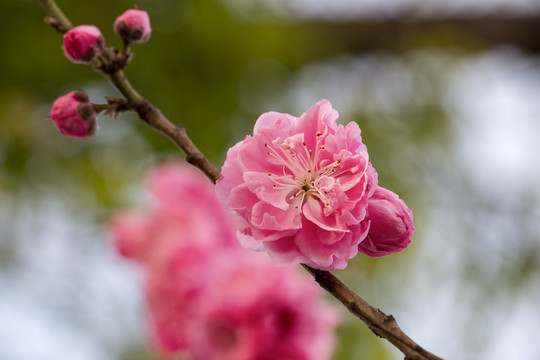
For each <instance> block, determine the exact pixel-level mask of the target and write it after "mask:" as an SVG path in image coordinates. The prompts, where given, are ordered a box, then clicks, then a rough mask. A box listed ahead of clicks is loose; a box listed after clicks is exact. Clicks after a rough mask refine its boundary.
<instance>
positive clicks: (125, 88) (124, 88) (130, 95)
mask: <svg viewBox="0 0 540 360" xmlns="http://www.w3.org/2000/svg"><path fill="white" fill-rule="evenodd" d="M108 77H109V79H110V80H111V81H112V83H113V84H114V85H115V86H116V88H117V89H118V90H119V91H120V92H121V93H122V95H124V96H125V97H126V100H127V101H128V103H129V104H130V105H132V104H134V103H135V102H137V101H140V100H142V96H141V95H140V94H139V93H138V92H137V90H135V89H134V88H133V86H131V83H130V82H129V80H128V79H127V78H126V76H125V75H124V72H123V71H122V70H118V71H116V72H114V73H112V74H109V75H108Z"/></svg>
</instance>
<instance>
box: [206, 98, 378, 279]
mask: <svg viewBox="0 0 540 360" xmlns="http://www.w3.org/2000/svg"><path fill="white" fill-rule="evenodd" d="M337 118H338V113H337V111H336V110H334V109H332V106H331V104H330V102H329V101H328V100H321V101H319V102H318V103H317V104H315V105H313V106H312V107H311V108H310V109H309V110H308V111H307V112H306V113H304V114H302V116H300V117H299V118H295V117H293V116H291V115H288V114H281V113H276V112H269V113H265V114H263V115H261V116H260V117H259V119H258V120H257V122H256V124H255V128H254V131H253V136H247V137H246V138H245V139H244V140H243V141H240V142H239V143H237V144H236V145H235V146H234V147H233V148H231V149H230V150H229V151H228V153H227V160H226V161H225V164H224V166H223V169H222V178H221V179H220V180H218V182H217V185H216V193H217V195H218V197H219V198H220V200H221V201H222V203H223V204H224V205H225V206H227V207H228V208H229V209H230V210H231V211H232V213H233V214H234V215H235V218H236V224H237V228H238V238H239V241H240V243H241V244H242V245H243V246H245V247H248V248H252V249H255V250H265V251H266V252H267V253H268V254H269V255H270V257H271V258H272V260H273V261H274V262H275V263H276V264H278V265H291V264H297V263H304V264H307V265H309V266H312V267H314V268H318V269H322V270H334V269H343V268H345V267H346V266H347V261H348V259H350V258H352V257H354V256H355V255H356V254H357V253H358V244H359V243H360V242H361V241H362V240H364V239H365V237H366V236H367V233H368V230H369V221H368V220H367V218H366V214H367V207H368V199H369V198H370V197H371V196H372V195H373V191H374V190H375V188H376V186H377V174H376V172H375V170H374V169H373V167H372V166H371V163H370V162H369V158H368V153H367V149H366V146H365V145H364V144H363V143H362V138H361V136H360V128H359V127H358V125H357V124H356V123H354V122H350V123H349V124H347V125H346V126H343V125H336V119H337Z"/></svg>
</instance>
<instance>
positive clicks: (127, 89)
mask: <svg viewBox="0 0 540 360" xmlns="http://www.w3.org/2000/svg"><path fill="white" fill-rule="evenodd" d="M38 2H39V3H40V4H41V5H42V6H43V7H44V8H45V9H46V10H47V12H48V13H49V15H50V16H51V17H52V18H53V19H54V20H55V23H56V24H59V25H56V26H53V27H54V28H55V29H56V30H58V31H60V32H62V29H70V28H71V27H72V25H71V22H70V21H69V19H68V18H67V17H66V16H65V15H64V14H63V13H62V11H61V10H60V8H58V6H57V5H56V4H55V2H54V0H38ZM104 75H105V76H106V77H108V78H109V80H111V82H112V83H113V84H114V86H115V87H116V88H117V89H118V90H119V91H120V92H121V93H122V95H124V96H125V97H126V100H127V102H128V105H129V106H130V107H131V108H133V109H134V110H135V111H136V112H137V114H138V115H139V117H140V118H141V119H142V120H144V121H146V122H147V123H148V125H150V127H151V128H153V129H154V130H156V131H158V132H160V133H162V134H163V135H165V136H166V137H168V138H169V139H170V140H171V141H172V142H173V143H174V144H176V145H177V146H178V148H180V149H181V150H182V151H183V152H184V154H185V155H186V160H187V161H188V162H189V163H191V164H193V165H195V166H196V167H198V168H199V169H201V170H202V171H203V172H204V173H205V174H206V176H207V177H208V178H210V179H211V180H212V181H213V182H216V181H217V180H218V179H219V178H220V177H221V174H220V171H219V169H218V168H217V167H215V166H214V165H213V164H212V163H211V162H210V160H208V159H207V158H206V157H205V156H204V154H203V153H202V152H201V151H200V150H199V149H198V148H197V147H196V146H195V144H194V143H193V142H192V141H191V140H190V138H189V137H188V135H187V134H186V131H185V129H184V127H183V126H181V125H179V126H175V125H174V124H173V123H171V122H170V121H169V120H168V119H167V118H166V117H165V116H164V115H163V114H162V113H161V111H160V110H159V109H158V108H156V107H155V106H154V105H152V104H151V103H150V101H148V100H147V99H145V98H143V97H142V96H141V95H140V94H139V93H138V92H137V91H136V90H135V89H134V88H133V86H132V85H131V84H130V82H129V81H128V79H127V78H126V76H125V74H124V72H123V71H122V70H117V71H115V72H114V73H112V74H105V73H104ZM302 266H303V267H304V268H305V269H306V270H307V271H308V272H309V273H310V274H311V275H312V276H313V277H314V278H315V281H317V283H318V284H319V285H320V286H321V287H322V288H323V289H325V290H326V291H328V292H329V293H330V294H332V296H334V297H335V298H336V299H338V300H339V301H340V302H341V303H342V304H343V305H344V306H345V307H346V308H347V309H348V310H349V311H350V312H351V313H353V314H354V315H355V316H356V317H358V318H359V319H360V320H362V321H363V322H364V323H365V324H366V325H367V326H368V327H369V329H370V330H371V331H372V332H373V333H374V334H375V335H377V336H379V337H382V338H385V339H386V340H388V341H389V342H390V343H392V344H393V345H394V346H396V347H397V348H398V349H399V350H400V351H401V352H402V353H403V354H404V355H405V359H406V360H442V359H441V358H439V357H438V356H436V355H434V354H432V353H430V352H428V351H427V350H425V349H424V348H422V347H421V346H420V345H418V344H417V343H415V342H414V341H413V340H412V339H411V338H410V337H409V336H407V334H405V333H404V332H403V331H402V330H401V328H400V327H399V326H398V324H397V322H396V320H395V319H394V317H393V316H392V315H386V314H385V313H383V312H382V311H380V310H379V309H376V308H374V307H373V306H371V305H369V304H368V303H367V302H366V301H365V300H364V299H362V298H361V297H360V296H358V295H357V294H355V293H354V292H353V291H352V290H350V289H349V288H348V287H347V286H345V285H344V284H343V283H342V282H341V281H340V280H339V279H338V278H337V277H335V276H334V275H332V274H331V273H330V272H328V271H322V270H317V269H313V268H311V267H309V266H307V265H302Z"/></svg>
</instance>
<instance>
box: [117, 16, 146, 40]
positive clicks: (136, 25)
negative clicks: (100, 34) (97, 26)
mask: <svg viewBox="0 0 540 360" xmlns="http://www.w3.org/2000/svg"><path fill="white" fill-rule="evenodd" d="M114 32H115V34H116V35H118V36H120V37H121V38H122V39H123V40H124V42H126V43H127V44H140V43H144V42H147V41H148V39H150V33H151V32H152V29H151V28H150V18H149V17H148V13H147V12H146V11H143V10H137V9H130V10H127V11H126V12H124V13H123V14H122V15H120V16H119V17H118V18H117V19H116V21H115V22H114Z"/></svg>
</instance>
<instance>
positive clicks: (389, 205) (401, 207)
mask: <svg viewBox="0 0 540 360" xmlns="http://www.w3.org/2000/svg"><path fill="white" fill-rule="evenodd" d="M368 218H369V220H370V222H371V224H370V228H369V233H368V236H367V237H366V239H365V240H364V241H362V242H361V243H360V245H359V246H358V250H359V251H360V252H361V253H363V254H366V255H369V256H373V257H379V256H386V255H390V254H393V253H397V252H400V251H401V250H403V249H405V248H406V247H407V246H408V245H409V243H410V242H411V236H412V233H413V231H414V224H413V214H412V211H411V210H410V209H409V208H408V207H407V205H406V204H405V202H404V201H403V200H401V199H400V198H399V196H397V195H396V194H394V193H393V192H392V191H390V190H388V189H385V188H383V187H380V186H379V187H377V188H376V189H375V193H374V194H373V196H372V197H371V198H370V199H369V204H368Z"/></svg>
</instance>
